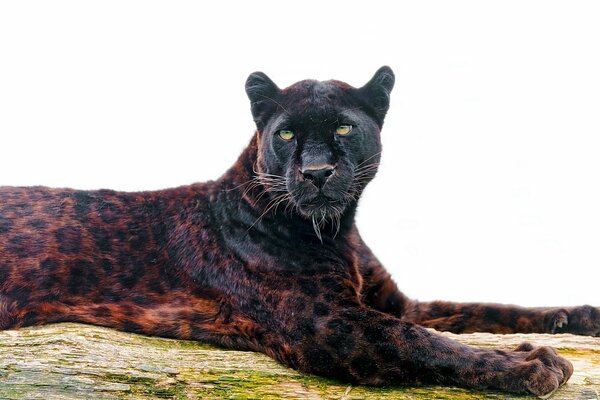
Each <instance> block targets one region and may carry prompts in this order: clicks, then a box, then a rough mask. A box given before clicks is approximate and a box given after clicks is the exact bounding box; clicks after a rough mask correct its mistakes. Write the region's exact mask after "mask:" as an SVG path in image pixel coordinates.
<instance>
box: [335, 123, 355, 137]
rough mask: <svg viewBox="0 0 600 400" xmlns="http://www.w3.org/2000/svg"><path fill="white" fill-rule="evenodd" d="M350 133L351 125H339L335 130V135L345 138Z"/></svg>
mask: <svg viewBox="0 0 600 400" xmlns="http://www.w3.org/2000/svg"><path fill="white" fill-rule="evenodd" d="M351 131H352V125H340V126H338V127H337V129H336V130H335V133H336V135H340V136H346V135H347V134H349V133H350V132H351Z"/></svg>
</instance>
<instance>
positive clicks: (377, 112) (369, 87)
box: [358, 65, 396, 125]
mask: <svg viewBox="0 0 600 400" xmlns="http://www.w3.org/2000/svg"><path fill="white" fill-rule="evenodd" d="M395 80H396V78H395V76H394V71H392V69H391V68H390V67H388V66H387V65H386V66H383V67H381V68H379V69H378V70H377V72H375V75H373V77H372V78H371V80H370V81H369V82H367V84H366V85H364V86H363V87H361V88H360V89H358V92H359V93H360V95H361V97H362V98H363V100H364V102H365V103H366V104H367V106H368V108H370V109H371V110H372V112H373V115H374V117H375V118H376V120H377V122H378V123H379V125H383V119H384V118H385V114H386V113H387V110H388V108H389V107H390V93H391V92H392V89H393V88H394V82H395Z"/></svg>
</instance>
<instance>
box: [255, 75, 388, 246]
mask: <svg viewBox="0 0 600 400" xmlns="http://www.w3.org/2000/svg"><path fill="white" fill-rule="evenodd" d="M393 86H394V73H393V72H392V70H391V69H390V68H389V67H387V66H384V67H382V68H380V69H379V70H378V71H377V72H376V73H375V75H374V76H373V78H372V79H371V80H370V81H369V82H368V83H367V84H365V85H364V86H362V87H360V88H355V87H352V86H350V85H348V84H346V83H344V82H340V81H336V80H329V81H315V80H303V81H300V82H297V83H295V84H293V85H291V86H289V87H287V88H285V89H280V88H279V87H277V85H276V84H275V83H274V82H273V81H272V80H271V79H270V78H269V77H268V76H267V75H265V74H264V73H262V72H255V73H252V74H250V76H249V77H248V79H247V81H246V93H247V94H248V97H249V98H250V103H251V111H252V116H253V118H254V122H255V123H256V127H257V131H256V135H257V143H258V154H257V162H256V165H255V171H254V172H255V173H256V175H257V178H258V179H259V181H260V182H261V184H262V185H263V187H265V188H266V190H267V191H268V192H269V193H270V195H271V197H272V198H273V199H274V200H273V201H274V203H273V204H275V203H285V204H286V208H287V209H291V210H293V212H295V213H296V214H298V215H299V216H300V217H301V218H304V219H307V220H309V221H312V224H313V227H314V230H315V232H316V233H317V236H318V237H319V238H321V229H322V228H323V227H325V226H326V225H328V224H329V225H331V226H333V227H334V230H335V229H339V223H340V219H341V218H342V217H343V216H344V214H345V213H346V212H347V211H348V210H353V209H354V208H355V205H356V203H357V201H358V198H359V197H360V195H361V193H362V191H363V189H364V188H365V186H366V185H367V184H368V183H369V182H370V181H371V179H373V177H374V176H375V173H376V172H377V168H378V165H379V160H380V154H381V141H380V131H381V128H382V125H383V121H384V117H385V114H386V112H387V110H388V107H389V100H390V92H391V91H392V88H393Z"/></svg>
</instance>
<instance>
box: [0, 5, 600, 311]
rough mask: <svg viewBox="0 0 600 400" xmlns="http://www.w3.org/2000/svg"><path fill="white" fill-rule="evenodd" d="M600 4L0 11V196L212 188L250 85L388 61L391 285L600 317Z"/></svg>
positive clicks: (383, 247) (377, 244)
mask: <svg viewBox="0 0 600 400" xmlns="http://www.w3.org/2000/svg"><path fill="white" fill-rule="evenodd" d="M209 4H210V5H209ZM215 4H218V5H215ZM598 4H599V3H597V2H585V1H576V2H573V1H571V2H568V1H564V2H554V1H539V2H537V1H536V2H532V1H502V2H482V1H479V0H478V1H472V2H465V1H460V2H459V1H452V2H449V1H440V2H431V1H418V2H416V1H415V2H411V3H400V2H392V1H390V2H380V1H374V0H371V1H368V2H365V1H357V2H354V1H343V2H338V1H302V2H284V1H273V2H263V1H244V2H239V3H234V2H227V1H221V2H218V3H217V2H179V1H177V2H175V1H164V2H153V1H140V2H128V1H121V0H119V1H96V2H84V1H72V2H65V1H52V2H46V1H43V2H34V1H27V2H24V1H16V2H2V3H0V139H1V140H0V149H1V153H0V154H1V155H0V185H33V184H42V185H48V186H60V187H63V186H69V187H77V188H89V189H92V188H102V187H107V188H114V189H121V190H146V189H158V188H163V187H170V186H176V185H182V184H188V183H191V182H196V181H203V180H207V179H211V178H217V177H218V176H219V175H220V174H221V173H223V172H224V171H225V169H226V168H227V167H228V166H230V165H231V164H232V163H233V162H234V160H235V159H236V157H237V155H238V154H239V152H240V151H241V150H242V149H243V147H244V146H245V145H246V143H247V142H248V141H249V139H250V137H251V135H252V132H253V125H252V119H251V117H250V112H249V104H248V101H247V98H246V95H245V93H244V90H243V85H244V81H245V79H246V77H247V75H248V74H249V73H250V72H252V71H254V70H263V71H265V72H266V73H268V74H269V75H270V76H271V78H273V79H274V80H275V82H277V83H278V84H279V85H280V86H281V87H284V86H287V85H289V84H291V83H293V82H295V81H297V80H300V79H304V78H316V79H329V78H337V79H340V80H344V81H347V82H348V83H350V84H353V85H355V86H358V85H362V84H363V83H365V82H366V81H367V80H368V79H369V78H370V77H371V75H372V74H373V73H374V72H375V70H376V69H377V68H378V67H379V66H381V65H383V64H388V65H390V66H391V67H392V68H393V69H394V71H395V72H396V76H397V81H396V88H395V90H394V92H393V96H392V105H391V108H390V111H389V114H388V119H387V121H386V125H385V128H384V132H383V143H384V155H383V159H382V163H383V165H382V167H381V170H380V174H379V176H378V177H377V179H376V180H375V182H374V183H372V185H371V186H370V187H369V189H368V190H367V193H366V194H365V196H364V198H363V200H362V204H361V208H360V210H359V216H358V224H359V226H360V228H361V231H362V234H363V236H364V238H365V239H366V241H367V242H368V243H369V244H370V245H371V247H372V248H373V249H374V251H375V253H376V254H377V255H378V256H379V257H380V259H381V260H382V261H383V262H384V264H385V265H386V266H387V268H388V269H389V270H390V271H392V273H393V276H394V278H395V279H396V281H397V282H398V283H399V286H400V287H401V288H402V289H403V290H404V291H405V292H406V293H407V294H408V295H410V296H412V297H417V298H419V299H422V300H427V299H436V298H440V299H448V300H457V301H479V300H480V301H494V302H511V303H520V304H523V305H575V304H579V303H593V304H595V305H600V290H599V285H600V272H599V270H600V179H599V174H600V156H599V155H600V118H599V110H600V72H599V71H600V23H599V22H598V21H600V9H599V6H598ZM392 5H393V7H392Z"/></svg>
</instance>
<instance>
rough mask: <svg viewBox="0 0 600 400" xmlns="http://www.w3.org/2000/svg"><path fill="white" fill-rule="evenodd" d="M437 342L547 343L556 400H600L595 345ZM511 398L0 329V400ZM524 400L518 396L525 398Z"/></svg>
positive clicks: (573, 340) (598, 341)
mask: <svg viewBox="0 0 600 400" xmlns="http://www.w3.org/2000/svg"><path fill="white" fill-rule="evenodd" d="M444 335H446V336H448V337H451V338H453V339H456V340H458V341H460V342H463V343H466V344H469V345H473V346H478V347H489V348H514V347H516V346H517V345H518V344H519V343H521V342H523V341H529V342H531V343H533V344H537V345H549V346H554V347H556V348H557V349H558V350H559V353H560V354H562V355H564V356H565V357H567V358H568V359H569V360H571V362H573V365H574V367H575V373H574V374H573V376H572V377H571V379H570V381H569V382H568V383H567V384H566V385H565V386H563V387H562V388H560V389H559V390H558V391H557V392H556V393H555V394H554V395H553V397H554V398H555V399H578V400H580V399H598V398H600V397H599V395H600V338H591V337H582V336H573V335H533V334H529V335H492V334H488V333H476V334H468V335H453V334H450V333H444ZM384 396H385V398H386V399H511V398H517V397H518V398H524V397H519V396H510V395H507V394H505V393H501V392H481V391H470V390H465V389H458V388H452V387H437V386H429V387H388V388H373V387H364V386H354V385H348V384H344V383H340V382H336V381H332V380H329V379H324V378H319V377H315V376H309V375H304V374H300V373H298V372H296V371H293V370H291V369H288V368H285V367H283V366H281V365H280V364H278V363H277V362H275V361H273V360H271V359H270V358H268V357H267V356H265V355H263V354H258V353H252V352H242V351H229V350H223V349H217V348H214V347H210V346H207V345H204V344H201V343H198V342H191V341H182V340H170V339H162V338H154V337H146V336H140V335H135V334H128V333H123V332H117V331H114V330H111V329H105V328H101V327H95V326H88V325H80V324H56V325H48V326H42V327H37V328H26V329H20V330H10V331H0V399H38V398H39V399H45V400H53V399H89V398H93V399H123V398H125V399H156V398H166V399H220V398H235V399H278V398H288V399H289V398H298V399H345V400H350V399H380V398H382V397H384ZM525 398H526V397H525Z"/></svg>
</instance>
